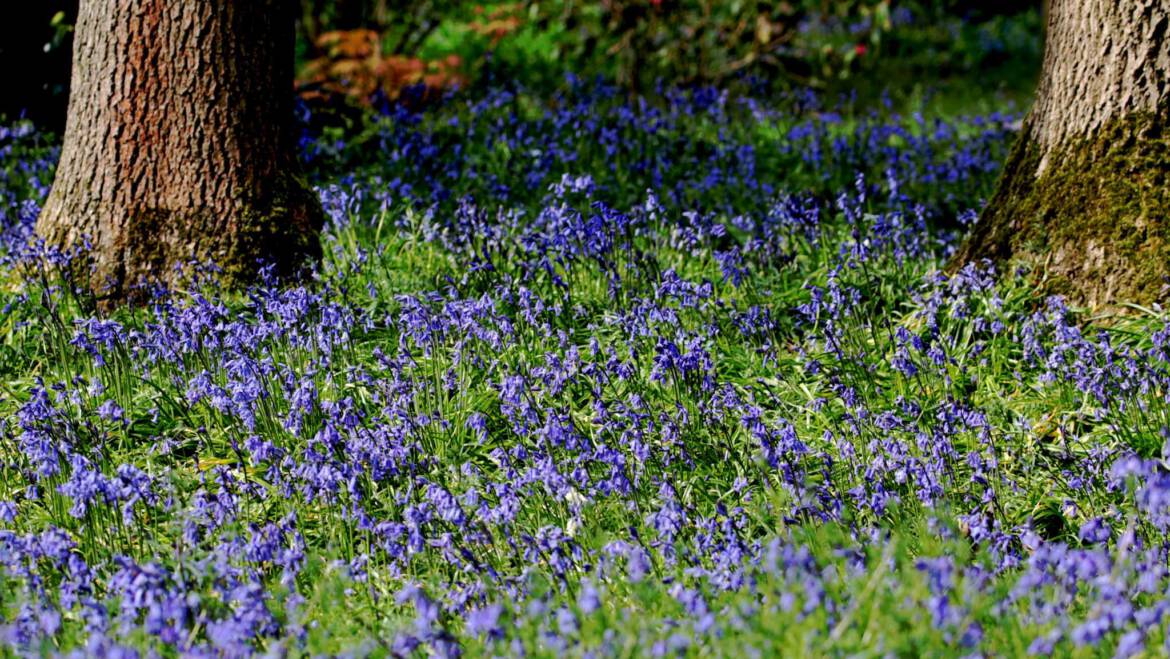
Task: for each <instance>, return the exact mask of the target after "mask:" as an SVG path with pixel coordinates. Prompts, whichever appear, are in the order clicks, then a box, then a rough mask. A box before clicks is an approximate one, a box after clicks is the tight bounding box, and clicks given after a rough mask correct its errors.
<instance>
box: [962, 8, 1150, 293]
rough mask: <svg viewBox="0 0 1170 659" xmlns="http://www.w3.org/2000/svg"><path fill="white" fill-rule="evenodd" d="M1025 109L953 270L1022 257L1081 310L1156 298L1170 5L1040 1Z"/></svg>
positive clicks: (1044, 281)
mask: <svg viewBox="0 0 1170 659" xmlns="http://www.w3.org/2000/svg"><path fill="white" fill-rule="evenodd" d="M1045 13H1046V21H1047V38H1046V43H1045V49H1044V63H1043V69H1042V71H1041V76H1040V84H1039V88H1038V89H1037V92H1036V100H1035V105H1034V106H1033V108H1032V111H1031V112H1030V113H1029V115H1028V117H1027V119H1026V120H1025V121H1024V125H1023V128H1022V131H1021V133H1020V136H1019V140H1018V142H1017V144H1016V146H1015V148H1014V149H1013V151H1012V154H1011V155H1010V156H1009V158H1008V162H1007V163H1006V164H1005V167H1004V172H1003V176H1002V178H1001V179H1000V183H999V188H998V189H997V191H996V193H995V195H994V196H993V197H992V199H991V201H990V203H989V204H988V206H987V208H986V210H985V211H984V213H983V216H982V217H981V218H980V220H979V222H978V223H977V224H976V225H975V228H974V230H973V232H972V235H971V236H970V237H969V238H968V240H967V242H966V243H965V244H964V245H963V246H962V247H961V248H960V250H959V253H958V255H957V257H956V259H955V261H954V262H953V265H954V266H957V265H960V264H962V263H966V262H969V261H973V260H977V259H981V258H991V259H993V260H998V261H1006V260H1009V259H1012V260H1016V261H1017V262H1020V263H1023V264H1024V265H1026V266H1027V267H1029V268H1030V269H1031V272H1032V275H1033V276H1034V277H1035V279H1036V280H1037V282H1039V283H1041V284H1042V286H1043V288H1044V289H1045V290H1046V291H1047V292H1050V293H1059V294H1064V295H1066V296H1068V297H1069V298H1070V301H1072V302H1074V303H1077V304H1084V305H1086V306H1088V307H1090V308H1094V309H1101V308H1108V307H1116V306H1117V305H1120V304H1122V303H1125V302H1137V303H1149V302H1153V301H1157V300H1160V299H1164V298H1165V296H1166V291H1167V287H1166V282H1167V281H1168V280H1167V279H1166V277H1167V275H1170V177H1168V174H1167V172H1170V132H1168V131H1170V122H1168V120H1167V119H1168V109H1170V38H1168V35H1167V31H1168V30H1170V4H1168V3H1167V2H1166V0H1048V2H1046V7H1045Z"/></svg>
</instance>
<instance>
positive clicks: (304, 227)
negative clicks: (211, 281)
mask: <svg viewBox="0 0 1170 659" xmlns="http://www.w3.org/2000/svg"><path fill="white" fill-rule="evenodd" d="M324 217H325V213H324V211H323V210H322V208H321V201H320V199H319V198H318V197H317V194H316V193H315V192H314V191H313V189H312V187H310V186H309V185H308V184H307V183H306V182H305V181H304V180H303V179H302V178H300V177H299V176H294V175H291V174H290V175H286V176H283V177H282V178H281V181H280V183H279V185H277V186H275V188H274V192H273V194H272V196H271V198H269V199H263V200H258V201H252V202H245V204H244V210H243V211H242V212H241V213H240V214H239V216H238V219H237V228H236V234H235V236H233V239H232V241H231V242H230V244H229V245H228V249H227V253H226V254H225V255H224V257H223V260H222V262H221V263H219V265H220V267H221V268H223V270H224V273H225V275H226V276H227V279H228V281H229V283H232V284H235V285H240V284H246V283H250V282H252V281H254V280H255V275H256V270H257V264H258V261H259V260H264V261H266V262H269V263H272V264H274V265H275V266H276V270H277V273H278V274H280V275H281V276H286V277H288V276H298V275H299V274H301V273H302V272H304V270H305V269H306V268H307V267H308V266H309V265H310V264H311V263H312V262H314V261H317V260H318V259H320V257H321V242H320V240H319V236H318V234H319V232H320V230H321V226H322V224H323V223H324Z"/></svg>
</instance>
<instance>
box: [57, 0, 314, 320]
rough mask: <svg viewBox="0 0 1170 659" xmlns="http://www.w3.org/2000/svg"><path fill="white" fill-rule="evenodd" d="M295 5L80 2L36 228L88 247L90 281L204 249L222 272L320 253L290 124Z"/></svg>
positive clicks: (166, 263)
mask: <svg viewBox="0 0 1170 659" xmlns="http://www.w3.org/2000/svg"><path fill="white" fill-rule="evenodd" d="M294 12H295V3H294V2H292V1H290V0H82V2H81V5H80V8H79V12H78V19H77V25H76V28H75V36H74V45H73V78H72V84H71V91H70V97H69V112H68V118H67V120H66V127H65V138H64V144H63V146H62V151H61V160H60V163H59V164H58V167H57V174H56V179H55V181H54V183H53V188H52V191H51V192H50V194H49V198H48V199H47V200H46V202H45V206H44V208H43V210H42V212H41V215H40V217H39V219H38V221H37V232H38V233H39V234H40V235H41V236H42V237H44V238H45V240H46V241H47V242H48V243H49V244H52V245H59V246H70V245H74V244H78V243H80V242H82V241H83V240H86V241H88V242H89V244H90V245H91V248H90V255H91V258H92V265H93V272H92V274H93V277H94V278H93V280H92V282H93V285H94V288H95V291H98V292H99V294H100V295H102V296H104V297H107V298H110V299H113V300H121V299H125V298H126V297H128V296H130V295H133V294H134V290H135V289H134V284H136V283H138V282H140V281H142V280H153V281H156V282H161V283H167V284H174V283H176V282H177V281H178V279H177V278H178V277H179V275H178V274H176V271H177V268H176V266H181V265H182V264H184V263H186V262H189V261H191V260H208V259H210V260H212V261H214V262H215V263H216V264H217V265H218V266H220V267H221V268H222V269H223V271H224V273H225V275H226V277H227V279H228V280H229V282H232V283H239V282H243V281H247V280H248V279H249V278H250V277H252V276H254V275H255V273H256V272H257V269H258V261H259V260H260V259H264V260H266V261H268V262H269V263H271V264H273V265H275V266H276V268H277V270H278V271H279V272H281V273H291V272H295V271H297V270H298V269H299V268H300V267H301V266H302V264H304V262H305V261H306V259H308V258H312V257H316V256H318V255H319V252H320V243H319V242H318V240H317V232H318V230H319V229H320V226H321V222H322V218H323V213H322V211H321V207H320V202H319V200H318V199H317V197H316V195H315V194H313V192H312V190H311V189H310V188H308V186H307V185H306V184H305V183H304V181H303V179H302V178H301V176H300V165H299V162H298V160H297V156H296V140H295V136H294V133H293V130H292V129H293V123H292V122H293V112H292V100H293V95H292V91H293V90H292V80H293V56H294V53H293V46H294V44H293V38H294V17H295V14H294Z"/></svg>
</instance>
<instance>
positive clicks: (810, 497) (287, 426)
mask: <svg viewBox="0 0 1170 659" xmlns="http://www.w3.org/2000/svg"><path fill="white" fill-rule="evenodd" d="M667 101H668V102H667V103H665V104H664V105H662V106H658V105H653V104H650V103H645V102H642V103H639V102H634V103H627V102H625V101H624V100H622V99H619V98H617V97H616V96H615V94H614V92H613V90H609V89H607V88H605V87H597V88H593V87H589V88H586V87H585V86H582V85H575V86H573V87H572V88H570V90H569V91H567V92H566V93H565V96H564V97H562V98H558V99H555V102H549V103H544V104H536V105H535V106H534V103H536V101H534V99H531V98H528V97H525V96H523V95H520V94H518V93H517V92H515V91H514V90H513V91H509V90H499V91H496V92H492V93H489V94H488V95H487V96H486V97H484V98H481V99H477V100H473V101H467V102H466V103H467V107H462V106H461V105H460V104H461V103H463V101H453V102H452V104H451V105H448V106H445V107H441V108H438V109H436V110H433V111H432V113H431V114H427V115H415V114H410V113H408V112H407V111H406V110H397V111H395V112H396V114H394V115H393V116H391V117H389V118H386V119H385V120H383V121H382V122H380V123H378V124H377V125H376V130H372V131H370V132H369V134H368V135H374V136H376V137H373V138H369V137H368V135H367V139H373V140H375V141H376V142H377V144H378V145H379V146H380V149H379V150H378V151H377V152H378V154H379V157H381V158H384V159H385V160H386V161H387V162H382V163H380V164H378V163H369V162H362V161H361V158H362V153H364V152H366V151H368V148H367V147H369V146H370V145H369V143H358V144H355V145H348V146H347V145H338V144H330V145H324V144H322V143H319V142H314V143H313V144H312V145H311V146H312V149H311V150H312V152H313V154H314V155H313V157H314V158H316V159H317V164H318V167H319V169H318V176H320V177H322V179H321V180H322V181H323V184H322V188H321V195H322V201H323V203H324V205H325V207H326V209H327V210H328V211H329V213H330V215H331V217H332V221H331V222H330V224H329V226H328V227H327V230H326V235H325V236H324V237H323V240H324V242H325V251H326V256H325V259H324V261H323V263H322V265H321V268H320V270H319V271H318V273H317V276H316V278H315V281H314V282H313V283H312V284H311V285H301V286H282V285H279V284H277V283H276V282H271V281H264V282H262V283H260V284H258V285H257V286H255V287H254V288H252V289H251V290H249V291H247V292H246V293H244V294H238V293H233V292H230V291H222V290H219V289H218V288H217V287H216V285H215V283H214V280H213V278H210V277H209V278H199V277H196V278H195V280H194V281H193V283H192V285H191V286H190V288H188V289H185V290H181V291H162V290H159V291H155V294H154V297H153V298H152V299H151V302H150V303H149V304H148V305H145V306H143V307H140V308H136V309H132V310H122V311H119V312H117V313H116V314H115V315H114V316H112V317H108V316H100V315H97V314H95V313H94V312H93V310H92V307H91V306H89V305H87V302H86V298H85V295H84V293H83V292H84V290H85V284H84V283H83V282H77V281H74V280H71V279H68V278H65V277H64V275H66V274H69V273H75V272H76V268H73V269H70V268H64V269H62V268H52V267H50V266H52V265H54V264H58V263H60V262H62V261H69V260H71V259H73V258H78V255H79V254H83V252H70V253H64V254H63V253H60V252H57V251H54V250H47V249H45V248H44V247H43V246H38V245H36V244H35V243H31V244H30V243H29V236H30V235H31V233H30V226H31V224H30V223H31V221H32V219H31V218H32V217H34V216H35V209H36V205H37V204H38V203H39V200H41V199H43V196H44V194H45V189H44V185H43V184H42V183H40V182H41V181H43V180H46V179H47V174H48V172H51V169H52V164H51V163H52V160H53V157H54V154H53V152H51V151H50V150H46V149H45V148H43V147H42V148H34V146H33V145H31V143H30V142H28V140H30V139H32V137H30V134H28V133H27V132H21V130H10V129H4V130H5V132H3V133H0V148H2V149H3V150H2V151H0V163H3V171H4V172H5V177H4V178H3V179H0V213H3V217H2V219H3V228H4V232H5V233H4V236H5V240H4V242H5V248H4V249H5V255H6V256H5V261H4V264H3V266H2V267H4V268H6V270H5V272H9V273H10V274H11V279H12V280H13V281H14V282H18V283H17V285H14V286H13V287H10V288H6V289H5V290H4V291H3V292H2V293H0V295H2V296H3V297H4V305H5V307H4V312H3V316H2V318H3V320H4V323H3V329H2V331H3V337H4V343H3V345H2V346H0V367H3V368H4V370H5V373H6V385H5V389H4V391H3V393H2V394H0V408H2V410H3V415H2V417H3V419H4V420H3V422H2V425H0V477H2V478H0V643H3V644H4V646H5V647H6V648H9V649H11V651H13V652H15V653H22V654H29V655H34V654H54V653H65V654H68V653H73V654H76V655H79V656H80V655H119V656H135V655H137V654H142V655H152V654H170V653H179V654H183V655H206V656H243V655H249V654H253V653H275V654H280V653H283V652H295V653H313V654H338V653H343V652H344V653H349V654H358V655H365V654H371V655H396V656H397V655H408V654H411V653H426V652H429V653H433V654H438V655H443V656H457V655H460V654H464V653H466V654H474V655H479V654H487V655H528V654H538V655H549V654H574V655H588V656H602V655H613V654H650V655H654V656H663V655H685V654H688V653H699V652H702V651H704V649H705V648H718V649H719V651H721V652H723V653H726V654H743V653H746V652H748V651H754V652H755V653H758V654H774V653H778V652H782V651H787V650H788V649H790V648H803V649H806V651H808V652H811V653H829V652H839V653H855V652H856V653H860V652H865V653H874V652H878V653H882V654H885V653H891V654H897V653H907V654H915V653H929V654H948V655H949V654H964V655H967V654H977V653H983V654H988V655H1000V654H1021V653H1025V652H1032V653H1035V654H1047V653H1050V652H1053V651H1055V650H1056V649H1057V648H1063V651H1068V650H1070V649H1072V648H1091V649H1096V650H1100V651H1103V652H1113V653H1116V654H1117V655H1121V656H1129V655H1132V654H1134V653H1137V652H1140V651H1141V650H1143V649H1144V648H1150V647H1153V648H1156V647H1162V648H1164V649H1165V648H1166V647H1167V646H1166V645H1165V643H1166V642H1167V639H1168V638H1170V637H1168V636H1167V634H1166V624H1167V618H1166V616H1165V615H1164V614H1165V612H1166V610H1167V607H1170V598H1168V597H1167V595H1166V593H1167V592H1170V574H1168V570H1167V566H1168V562H1167V561H1168V560H1170V556H1168V555H1167V547H1168V546H1170V544H1168V539H1170V536H1168V533H1170V469H1168V468H1167V465H1166V464H1165V460H1166V459H1167V457H1170V456H1168V455H1167V453H1166V451H1168V450H1170V430H1168V428H1170V419H1168V418H1167V416H1168V413H1167V410H1168V409H1170V405H1167V403H1168V402H1170V401H1168V400H1167V396H1170V350H1168V348H1170V328H1168V327H1167V326H1166V325H1165V324H1164V322H1163V321H1162V320H1159V319H1156V318H1145V319H1131V320H1129V321H1125V322H1123V323H1120V324H1118V325H1116V326H1114V327H1111V328H1107V329H1096V328H1091V327H1090V326H1086V325H1085V324H1084V323H1083V321H1082V319H1080V318H1079V317H1078V316H1077V315H1076V314H1075V313H1074V312H1073V311H1071V310H1069V309H1068V308H1066V306H1065V305H1064V304H1063V303H1062V302H1061V301H1060V300H1058V299H1053V300H1050V301H1048V302H1037V300H1036V298H1035V296H1034V295H1033V294H1032V291H1031V289H1030V288H1029V285H1028V283H1027V280H1026V278H1023V277H1019V276H1001V275H999V274H997V273H996V272H995V271H994V270H993V269H992V268H991V267H990V266H988V265H972V266H968V267H967V268H966V269H964V270H962V271H960V272H958V273H956V274H955V275H954V276H949V277H948V276H945V275H943V274H940V272H939V264H940V263H941V262H942V259H944V258H945V257H946V255H947V254H948V253H949V250H950V249H951V248H953V246H954V241H955V239H956V235H955V227H956V226H960V225H961V224H962V223H963V222H964V221H966V220H965V218H967V217H969V216H970V214H971V213H972V212H973V211H974V209H977V208H978V207H979V204H980V203H981V196H982V195H983V194H985V193H986V191H987V190H988V189H989V186H990V185H991V183H992V182H993V180H994V176H995V172H996V169H997V162H998V158H999V157H1001V156H1002V155H1003V153H1004V149H1005V147H1006V143H1007V141H1008V139H1009V137H1010V131H1009V130H1008V129H1007V124H1008V121H1009V119H1010V118H1009V117H1005V116H999V115H995V116H990V117H974V118H964V119H959V120H956V121H942V120H937V121H934V120H926V119H923V118H921V117H911V118H903V117H898V116H894V115H891V114H889V113H888V112H887V113H885V114H882V113H874V114H872V115H865V116H862V117H858V118H855V119H850V120H849V121H846V120H845V118H843V117H842V116H840V115H837V114H835V113H833V112H831V111H826V110H823V109H818V112H817V113H816V114H815V115H814V114H811V112H810V110H809V108H808V101H807V99H806V100H804V101H802V102H801V103H800V104H798V105H797V106H796V108H797V109H791V108H789V109H766V108H765V107H763V105H762V104H760V103H758V102H755V101H752V100H751V99H741V100H731V99H730V98H729V97H728V96H727V95H724V94H718V93H711V92H709V91H704V90H698V91H692V92H688V93H677V94H671V95H669V96H668V98H667ZM534 107H535V109H534ZM22 140H23V141H22ZM336 167H351V168H352V171H351V172H350V173H351V174H352V175H351V176H346V177H336V176H335V173H334V174H330V172H331V171H332V168H336ZM330 176H334V178H328V177H330ZM325 181H327V182H328V184H325V183H324V182H325ZM193 270H194V271H198V268H194V269H193ZM54 272H56V273H58V274H56V275H55V274H53V273H54ZM1126 323H1128V324H1126Z"/></svg>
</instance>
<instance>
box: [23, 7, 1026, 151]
mask: <svg viewBox="0 0 1170 659" xmlns="http://www.w3.org/2000/svg"><path fill="white" fill-rule="evenodd" d="M290 1H294V2H296V3H297V4H298V12H297V14H298V17H297V31H298V40H297V43H298V45H297V58H298V79H297V88H298V91H299V93H300V94H301V95H302V97H303V98H304V99H305V100H306V101H307V102H308V103H310V105H311V106H313V107H314V109H327V110H330V111H327V112H325V113H323V116H327V117H328V116H331V115H332V116H347V115H353V114H354V113H361V112H364V111H366V110H367V109H370V108H379V107H384V106H385V104H387V103H411V104H419V103H426V102H427V101H429V100H433V99H437V98H440V97H441V96H442V95H443V94H444V93H446V92H450V91H452V90H456V89H466V88H468V87H472V86H476V85H497V86H498V85H500V84H507V85H514V86H515V87H516V88H518V89H524V90H527V91H532V92H537V93H539V92H547V91H550V90H555V89H557V88H559V87H561V86H563V85H564V84H565V82H566V79H567V78H568V77H570V76H573V77H577V78H594V77H599V78H602V79H605V80H608V81H612V82H615V83H617V84H619V85H621V86H622V87H624V88H625V89H627V90H628V92H629V93H631V94H647V95H652V94H653V93H654V92H655V91H658V90H661V89H663V88H664V87H673V86H684V87H685V86H702V85H716V86H719V87H722V88H726V89H731V90H733V91H734V90H735V89H737V88H743V89H746V90H749V91H751V92H752V93H753V94H757V95H762V96H766V95H767V94H769V93H773V92H785V91H789V90H793V89H812V90H814V91H816V92H818V93H822V94H838V95H845V96H847V97H848V96H861V97H863V98H873V97H874V96H876V95H879V94H887V95H890V98H891V101H892V102H899V103H905V102H913V103H922V102H924V101H926V102H930V99H932V98H934V99H941V100H939V101H937V102H939V103H942V104H944V105H948V104H949V105H953V106H956V107H962V106H968V105H969V104H972V103H975V104H978V103H980V102H982V103H988V102H995V103H1002V102H1003V101H1004V100H1005V99H1004V98H1003V97H1005V96H1006V97H1007V100H1009V101H1018V102H1020V103H1026V100H1027V97H1028V96H1029V95H1030V93H1031V90H1032V85H1033V83H1034V76H1035V73H1036V71H1037V70H1038V68H1039V60H1040V56H1041V37H1042V23H1041V16H1040V7H1039V5H1040V2H1039V0H1031V1H1008V0H937V1H933V2H932V1H928V0H781V1H765V0H513V1H501V2H485V1H483V0H479V1H465V0H422V1H406V0H290ZM76 9H77V0H38V2H35V3H16V4H15V5H14V6H13V7H11V8H10V11H9V16H10V20H8V21H5V22H3V25H2V27H0V64H4V65H5V70H7V71H10V72H13V73H14V74H15V75H14V76H13V77H12V82H11V83H10V91H9V92H8V93H5V94H4V95H3V100H2V101H0V114H5V115H8V116H10V117H12V116H19V115H22V114H23V115H26V116H28V117H30V118H32V119H33V120H34V121H35V122H37V123H38V124H39V125H41V126H42V127H45V128H47V129H50V130H57V131H60V130H61V129H62V128H63V126H64V116H65V102H66V99H67V95H68V76H69V50H70V47H71V43H70V37H71V30H72V27H71V24H72V21H73V19H74V17H75V16H76ZM977 109H979V108H978V106H976V107H970V110H972V111H974V110H977ZM318 114H321V113H318Z"/></svg>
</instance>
